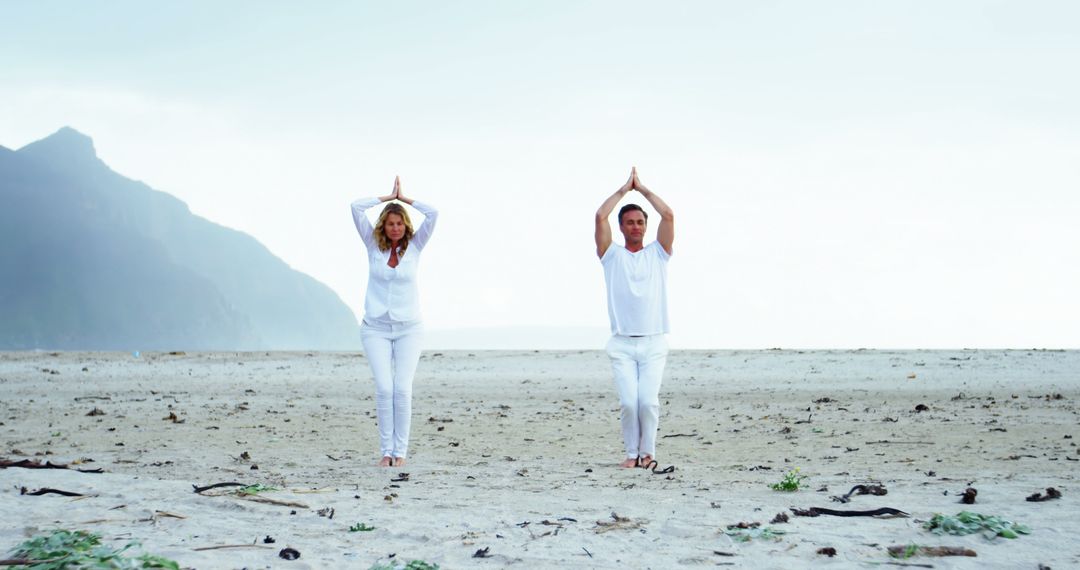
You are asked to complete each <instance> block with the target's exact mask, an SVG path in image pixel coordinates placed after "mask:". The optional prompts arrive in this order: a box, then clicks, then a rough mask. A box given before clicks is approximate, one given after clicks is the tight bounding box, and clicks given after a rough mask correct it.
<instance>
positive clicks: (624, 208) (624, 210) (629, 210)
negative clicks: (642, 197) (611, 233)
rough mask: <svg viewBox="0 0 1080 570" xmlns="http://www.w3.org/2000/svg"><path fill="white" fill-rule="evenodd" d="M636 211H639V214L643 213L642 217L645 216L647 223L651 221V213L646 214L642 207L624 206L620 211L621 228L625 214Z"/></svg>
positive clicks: (634, 205)
mask: <svg viewBox="0 0 1080 570" xmlns="http://www.w3.org/2000/svg"><path fill="white" fill-rule="evenodd" d="M634 210H637V211H638V212H641V215H642V216H645V221H646V222H648V221H649V213H648V212H646V211H645V210H644V209H643V208H642V207H641V206H638V205H637V204H627V205H625V206H623V207H622V208H620V209H619V225H620V226H621V225H622V217H623V214H625V213H627V212H633V211H634Z"/></svg>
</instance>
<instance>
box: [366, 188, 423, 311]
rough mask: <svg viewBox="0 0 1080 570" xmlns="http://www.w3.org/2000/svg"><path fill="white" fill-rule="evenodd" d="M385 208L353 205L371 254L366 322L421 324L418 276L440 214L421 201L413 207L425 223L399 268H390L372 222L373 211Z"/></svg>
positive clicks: (371, 200)
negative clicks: (370, 213) (422, 256)
mask: <svg viewBox="0 0 1080 570" xmlns="http://www.w3.org/2000/svg"><path fill="white" fill-rule="evenodd" d="M379 204H381V202H380V201H379V199H378V198H361V199H359V200H357V201H355V202H353V203H352V215H353V222H354V223H355V224H356V231H357V232H359V233H360V238H361V239H363V240H364V245H366V246H367V252H368V285H367V294H366V295H365V297H364V321H365V322H381V323H414V322H419V321H420V293H419V291H418V290H417V287H416V273H417V269H418V268H419V264H420V253H421V252H422V251H423V250H424V246H425V245H427V242H428V240H429V239H431V232H432V231H433V230H434V229H435V220H436V219H438V217H439V212H438V211H437V210H436V209H435V208H433V207H431V206H429V205H428V204H425V203H423V202H420V201H419V200H413V203H412V207H414V208H416V209H417V210H419V211H420V213H421V214H423V215H424V221H423V223H421V224H420V227H418V228H416V231H415V232H414V233H413V237H412V239H410V240H409V247H408V249H406V250H405V253H404V254H401V255H399V257H398V265H397V267H390V265H388V263H389V261H390V250H389V249H387V250H386V251H380V250H379V244H378V242H377V241H376V240H375V228H374V226H372V225H371V221H370V220H368V217H367V215H365V213H364V212H366V211H367V210H368V209H369V208H372V207H374V206H378V205H379Z"/></svg>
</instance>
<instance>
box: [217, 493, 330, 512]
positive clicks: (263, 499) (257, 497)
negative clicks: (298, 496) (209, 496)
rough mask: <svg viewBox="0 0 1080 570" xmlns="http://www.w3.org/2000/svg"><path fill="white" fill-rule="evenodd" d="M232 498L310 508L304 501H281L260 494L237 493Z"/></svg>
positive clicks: (281, 505)
mask: <svg viewBox="0 0 1080 570" xmlns="http://www.w3.org/2000/svg"><path fill="white" fill-rule="evenodd" d="M234 498H236V499H243V500H245V501H254V502H256V503H265V504H267V505H277V506H279V507H296V508H298V509H310V508H311V507H309V506H307V505H305V504H304V503H298V502H296V501H281V500H278V499H271V498H270V497H263V496H261V495H237V496H236V497H234Z"/></svg>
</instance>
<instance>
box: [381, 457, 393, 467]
mask: <svg viewBox="0 0 1080 570" xmlns="http://www.w3.org/2000/svg"><path fill="white" fill-rule="evenodd" d="M393 462H394V460H393V458H392V457H390V456H389V455H387V456H386V457H383V458H382V459H381V460H379V467H390V465H391V464H392V463H393Z"/></svg>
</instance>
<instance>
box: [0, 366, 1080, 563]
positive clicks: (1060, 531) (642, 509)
mask: <svg viewBox="0 0 1080 570" xmlns="http://www.w3.org/2000/svg"><path fill="white" fill-rule="evenodd" d="M1078 397H1080V352H1077V351H1034V350H1032V351H1028V350H1008V351H993V350H978V351H975V350H969V351H872V350H858V351H791V350H766V351H674V352H672V354H671V356H670V358H669V361H668V368H667V372H666V374H665V377H664V385H663V388H662V391H661V400H662V402H663V411H662V417H661V424H660V439H659V444H658V459H659V462H660V467H667V466H669V465H673V466H674V467H675V470H674V471H673V472H671V473H668V474H654V473H652V472H650V471H647V470H643V469H629V470H624V469H619V468H617V467H616V466H615V465H616V463H617V462H618V461H619V460H621V457H622V452H621V442H620V437H619V431H618V410H617V405H618V400H617V397H616V394H615V389H614V386H613V382H612V379H611V374H610V368H609V363H608V359H607V357H606V356H605V355H604V354H603V353H602V352H601V351H558V352H555V351H543V352H533V351H478V352H467V351H443V352H439V351H427V352H425V353H424V356H423V358H422V360H421V363H420V368H419V371H418V373H417V379H416V385H415V391H414V420H413V428H412V430H413V433H412V446H411V449H410V454H411V455H410V458H409V464H408V465H407V466H406V467H404V468H392V469H380V468H378V467H376V466H375V462H376V461H377V459H378V458H377V456H376V455H377V451H376V441H375V437H376V430H375V419H374V402H373V386H372V382H371V378H370V373H369V370H368V367H367V363H366V361H365V360H364V357H363V356H362V355H360V354H352V353H303V352H294V353H282V352H273V353H187V354H168V353H143V354H140V355H138V356H135V355H133V354H125V353H78V352H71V353H46V352H35V353H29V352H22V353H0V434H2V435H0V458H2V459H5V460H8V461H18V460H22V459H30V460H40V461H42V462H44V461H50V462H53V463H58V464H69V465H70V467H72V469H26V468H18V467H11V468H6V469H0V515H2V516H0V550H2V551H3V552H0V557H6V555H7V554H8V553H9V552H10V551H11V549H12V548H14V547H15V546H16V545H17V544H19V543H20V542H22V541H23V540H26V539H27V538H28V537H30V536H34V535H40V534H43V533H46V532H48V531H50V530H53V529H60V528H63V529H69V530H88V531H92V532H95V533H98V534H100V535H101V536H102V537H103V539H104V540H105V542H106V543H108V544H112V545H123V544H126V543H128V542H131V541H137V542H139V543H140V544H141V548H142V551H145V552H150V553H154V554H158V555H162V556H166V557H168V558H171V559H174V560H176V561H178V562H179V563H180V565H181V567H185V568H199V569H225V568H252V569H254V568H296V569H299V568H369V567H371V566H372V565H373V564H376V563H392V562H395V561H401V562H405V561H409V560H424V561H427V562H429V563H432V564H438V565H440V567H442V568H446V569H450V568H465V567H479V568H484V567H487V568H502V567H521V568H565V567H571V568H627V567H629V568H670V567H675V566H715V565H728V566H735V567H748V568H749V567H753V568H805V567H810V566H812V565H813V566H819V565H820V566H822V567H835V568H867V567H872V566H873V565H876V564H884V563H892V562H900V563H903V564H909V565H910V564H916V565H920V566H917V567H933V568H973V569H974V568H1032V569H1035V568H1039V567H1040V564H1041V565H1044V566H1046V567H1050V568H1069V567H1076V566H1077V565H1078V564H1080V542H1078V541H1077V540H1076V537H1077V536H1078V535H1080V516H1078V515H1080V509H1078V508H1077V507H1076V498H1077V496H1078V495H1077V492H1078V489H1077V488H1076V487H1074V483H1075V481H1076V477H1077V475H1076V474H1077V467H1078V466H1080V463H1078V461H1080V450H1078V449H1077V443H1076V442H1077V441H1080V426H1078V423H1080V416H1078V412H1080V408H1078V407H1077V398H1078ZM917 408H920V410H921V411H920V410H917ZM76 468H81V469H102V470H103V471H104V473H82V472H79V471H76V470H74V469H76ZM795 468H798V469H799V473H800V474H802V475H805V476H806V477H807V478H806V479H805V480H804V481H803V484H802V486H801V488H800V489H799V490H798V491H796V492H790V493H785V492H778V491H774V490H772V489H771V488H770V485H772V484H774V483H777V482H779V481H780V480H781V478H782V477H783V476H784V474H785V473H787V472H788V471H790V470H793V469H795ZM403 473H407V476H406V475H402V474H403ZM221 482H239V483H243V484H245V485H253V484H262V485H265V486H267V487H270V488H272V489H273V490H267V491H262V492H259V493H257V494H256V495H254V496H253V497H254V498H255V499H256V500H252V497H251V496H248V497H244V496H240V495H237V494H236V487H225V488H218V489H212V490H208V491H205V492H202V493H195V492H194V491H193V486H205V485H210V484H214V483H221ZM865 483H875V484H881V485H883V486H884V487H885V488H886V489H887V494H886V495H884V496H875V495H856V496H854V497H852V498H851V499H850V502H848V503H846V504H842V503H839V502H836V501H833V500H831V499H830V497H832V496H837V495H842V494H844V493H846V492H847V491H848V490H849V489H850V488H851V487H852V486H854V485H856V484H865ZM968 487H973V488H975V489H977V491H978V495H977V497H976V502H975V504H973V505H964V504H961V503H960V495H961V493H962V492H963V491H964V490H965V489H966V488H968ZM1047 487H1053V488H1055V489H1057V490H1059V491H1060V492H1061V493H1062V495H1063V496H1062V497H1061V498H1060V499H1056V500H1050V501H1045V502H1029V501H1026V500H1025V497H1027V496H1029V495H1031V494H1033V493H1036V492H1043V491H1045V489H1046V488H1047ZM22 488H26V490H28V491H33V490H35V489H40V488H53V489H60V490H65V491H70V492H76V493H80V494H82V495H84V496H82V497H65V496H60V495H56V494H45V495H40V496H34V495H29V494H26V495H23V494H20V489H22ZM258 499H262V500H264V501H268V502H257V500H258ZM791 507H797V508H800V509H808V508H810V507H824V508H829V509H838V510H845V509H846V510H872V509H878V508H884V507H890V508H895V509H898V510H901V511H904V512H906V513H908V514H910V516H908V517H892V518H876V517H837V516H828V515H823V516H818V517H800V516H795V515H794V514H793V513H792V511H791V510H789V509H790V508H791ZM964 510H968V511H972V512H977V513H982V514H987V515H990V514H993V515H999V516H1002V517H1005V518H1007V519H1010V520H1013V521H1016V522H1020V523H1023V524H1025V525H1027V526H1029V527H1030V529H1031V533H1030V534H1028V535H1021V536H1020V537H1019V538H1016V539H1012V540H1010V539H1005V538H996V539H988V538H986V537H984V536H983V535H980V534H973V535H967V536H938V535H935V534H932V533H930V532H929V531H927V530H924V529H923V523H924V522H925V521H927V520H929V519H930V518H931V517H932V516H933V515H934V514H936V513H942V514H948V515H955V514H957V513H959V512H960V511H964ZM778 513H785V514H787V515H788V517H789V521H788V522H786V523H779V522H778V523H770V521H771V520H772V519H773V518H774V517H775V516H776V515H777V514H778ZM616 515H617V516H618V519H616V518H615V516H616ZM740 522H746V523H761V525H762V526H763V527H770V528H772V529H775V530H778V531H783V532H784V534H780V535H778V536H777V538H775V539H771V538H762V537H758V538H754V539H752V540H749V541H747V542H741V541H738V540H736V539H735V538H734V537H732V536H729V535H728V534H726V532H725V530H726V529H727V528H728V526H729V525H734V524H737V523H740ZM359 523H362V524H364V525H366V526H367V527H374V529H373V530H368V531H355V532H354V531H350V530H349V529H350V527H351V526H354V525H357V524H359ZM267 537H271V538H272V539H273V541H274V542H273V543H267V542H264V541H265V540H266V538H267ZM909 544H918V545H922V546H959V547H966V548H969V549H972V550H974V551H975V552H976V553H977V556H976V557H974V558H969V557H947V558H938V557H926V556H915V557H912V558H908V559H905V560H902V561H898V560H895V559H892V558H890V557H889V555H888V554H887V551H886V548H887V547H888V546H893V545H909ZM211 547H218V548H211ZM222 547H224V548H222ZM286 547H291V548H293V549H296V550H297V551H299V553H300V558H299V559H297V560H284V559H282V558H280V557H279V551H280V550H281V549H283V548H286ZM827 547H832V548H835V550H836V555H835V556H833V557H828V556H826V555H824V554H818V553H817V552H818V550H819V549H822V548H827ZM481 556H482V557H481ZM890 567H892V566H890Z"/></svg>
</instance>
